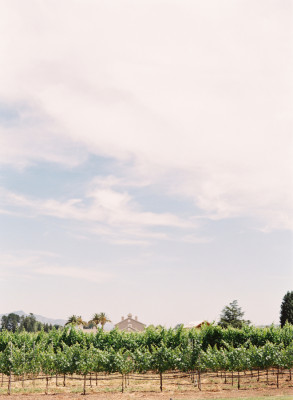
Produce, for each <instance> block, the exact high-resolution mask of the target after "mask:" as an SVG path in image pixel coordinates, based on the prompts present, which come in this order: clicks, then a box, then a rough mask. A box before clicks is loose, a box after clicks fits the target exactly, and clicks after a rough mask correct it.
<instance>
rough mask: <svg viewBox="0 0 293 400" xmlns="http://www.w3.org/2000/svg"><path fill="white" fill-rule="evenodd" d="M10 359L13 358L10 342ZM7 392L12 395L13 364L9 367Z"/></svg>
mask: <svg viewBox="0 0 293 400" xmlns="http://www.w3.org/2000/svg"><path fill="white" fill-rule="evenodd" d="M10 360H12V343H11V342H10ZM10 362H11V361H10ZM7 394H8V395H9V396H10V395H11V364H10V367H9V378H8V390H7Z"/></svg>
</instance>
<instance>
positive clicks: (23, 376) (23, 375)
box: [21, 344, 25, 388]
mask: <svg viewBox="0 0 293 400" xmlns="http://www.w3.org/2000/svg"><path fill="white" fill-rule="evenodd" d="M23 361H24V365H25V344H24V360H23ZM24 378H25V372H24V373H23V374H22V385H21V386H22V387H23V388H24Z"/></svg>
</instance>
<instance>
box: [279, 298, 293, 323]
mask: <svg viewBox="0 0 293 400" xmlns="http://www.w3.org/2000/svg"><path fill="white" fill-rule="evenodd" d="M286 322H289V324H293V291H292V292H287V293H286V294H285V296H284V297H283V301H282V304H281V312H280V323H281V327H282V328H283V326H284V325H285V323H286Z"/></svg>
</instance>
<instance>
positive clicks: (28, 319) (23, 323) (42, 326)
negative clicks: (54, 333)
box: [1, 313, 61, 332]
mask: <svg viewBox="0 0 293 400" xmlns="http://www.w3.org/2000/svg"><path fill="white" fill-rule="evenodd" d="M60 327H61V325H52V324H47V323H42V322H40V321H37V320H36V317H35V316H34V315H33V314H32V313H30V314H29V315H26V316H24V315H21V316H20V315H18V314H14V313H10V314H8V315H3V316H2V318H1V330H2V331H3V330H7V331H11V332H21V331H26V332H38V331H42V330H43V331H44V332H49V331H51V330H52V329H53V328H55V329H58V328H60Z"/></svg>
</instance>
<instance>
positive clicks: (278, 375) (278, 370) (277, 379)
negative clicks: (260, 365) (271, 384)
mask: <svg viewBox="0 0 293 400" xmlns="http://www.w3.org/2000/svg"><path fill="white" fill-rule="evenodd" d="M277 388H278V389H279V368H278V371H277Z"/></svg>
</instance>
